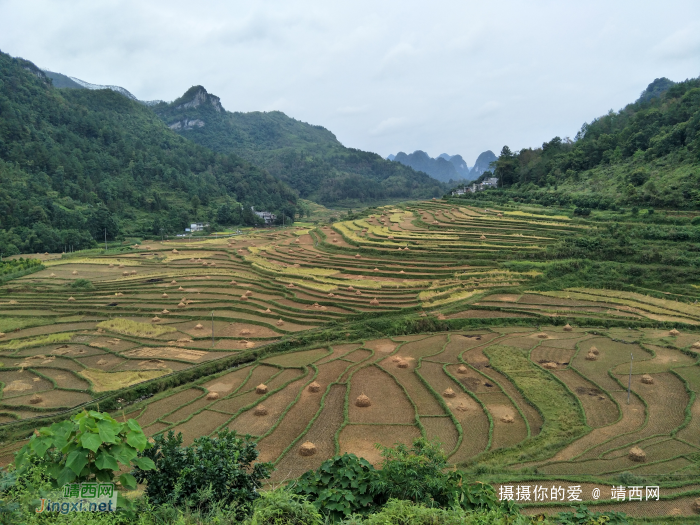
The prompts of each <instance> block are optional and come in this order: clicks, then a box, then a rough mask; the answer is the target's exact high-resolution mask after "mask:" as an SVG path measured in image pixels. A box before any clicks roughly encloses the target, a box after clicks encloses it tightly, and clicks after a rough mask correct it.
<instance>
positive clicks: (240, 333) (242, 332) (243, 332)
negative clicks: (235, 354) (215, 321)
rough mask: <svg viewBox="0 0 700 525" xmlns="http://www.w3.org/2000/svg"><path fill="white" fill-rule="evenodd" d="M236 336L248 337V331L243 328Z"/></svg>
mask: <svg viewBox="0 0 700 525" xmlns="http://www.w3.org/2000/svg"><path fill="white" fill-rule="evenodd" d="M238 335H250V330H248V329H247V328H244V329H243V330H241V331H240V332H239V333H238Z"/></svg>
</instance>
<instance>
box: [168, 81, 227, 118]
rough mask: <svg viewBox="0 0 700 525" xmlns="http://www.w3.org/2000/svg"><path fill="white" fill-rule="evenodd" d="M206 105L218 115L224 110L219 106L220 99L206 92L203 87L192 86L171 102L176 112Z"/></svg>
mask: <svg viewBox="0 0 700 525" xmlns="http://www.w3.org/2000/svg"><path fill="white" fill-rule="evenodd" d="M207 103H208V104H211V105H212V106H213V107H214V109H215V110H216V111H217V112H218V113H221V112H222V111H224V108H223V107H222V106H221V99H220V98H219V97H217V96H216V95H212V94H211V93H209V92H207V90H206V89H204V87H203V86H192V87H191V88H190V89H188V90H187V91H185V94H184V95H182V96H181V97H180V98H179V99H177V100H176V101H175V102H173V104H174V105H175V109H176V110H178V109H190V108H196V107H198V106H201V105H202V104H207Z"/></svg>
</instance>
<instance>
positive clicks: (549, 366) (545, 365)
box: [542, 361, 557, 370]
mask: <svg viewBox="0 0 700 525" xmlns="http://www.w3.org/2000/svg"><path fill="white" fill-rule="evenodd" d="M542 367H543V368H546V369H547V370H555V369H556V368H557V364H556V363H552V362H551V361H549V362H547V363H542Z"/></svg>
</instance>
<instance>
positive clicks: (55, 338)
mask: <svg viewBox="0 0 700 525" xmlns="http://www.w3.org/2000/svg"><path fill="white" fill-rule="evenodd" d="M71 337H73V332H64V333H61V334H50V335H42V336H40V337H30V338H28V339H14V340H12V341H8V342H7V343H4V344H2V345H0V350H20V349H21V348H27V347H30V346H44V345H51V344H55V343H65V342H66V341H70V338H71Z"/></svg>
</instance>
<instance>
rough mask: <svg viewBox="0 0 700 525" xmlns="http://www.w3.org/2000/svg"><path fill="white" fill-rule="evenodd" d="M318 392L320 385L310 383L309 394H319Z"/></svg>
mask: <svg viewBox="0 0 700 525" xmlns="http://www.w3.org/2000/svg"><path fill="white" fill-rule="evenodd" d="M320 391H321V385H319V384H318V383H317V382H316V381H314V382H313V383H311V384H310V385H309V392H313V393H314V394H315V393H317V392H320Z"/></svg>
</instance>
